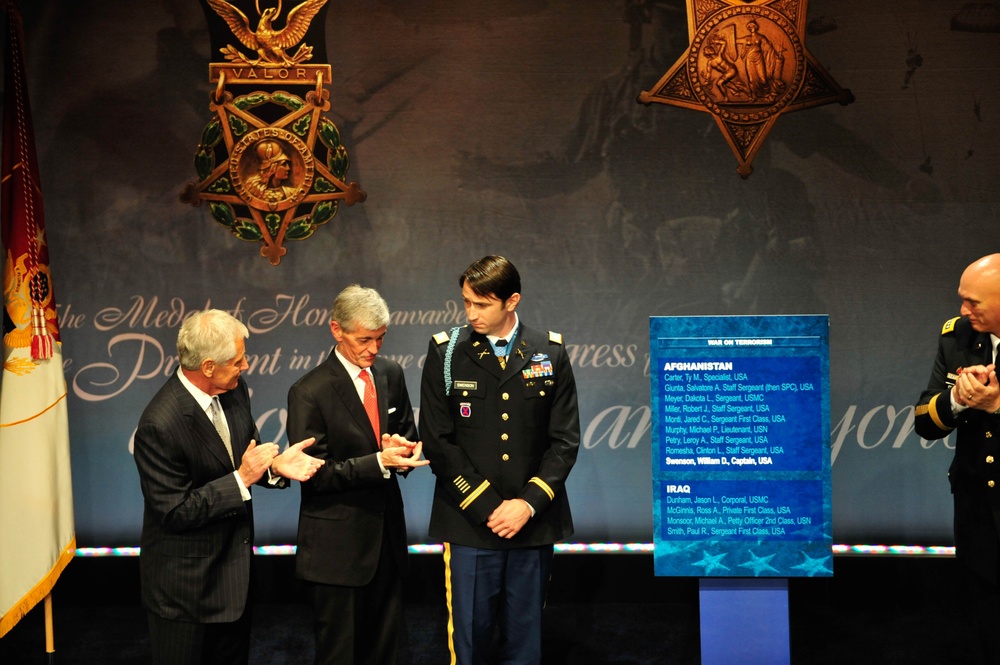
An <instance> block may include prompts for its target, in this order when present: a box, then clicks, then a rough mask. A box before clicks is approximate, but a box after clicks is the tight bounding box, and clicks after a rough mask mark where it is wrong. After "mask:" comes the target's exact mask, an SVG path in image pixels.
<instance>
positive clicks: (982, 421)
mask: <svg viewBox="0 0 1000 665" xmlns="http://www.w3.org/2000/svg"><path fill="white" fill-rule="evenodd" d="M992 361H993V346H992V341H991V340H990V336H989V334H987V333H979V332H976V331H975V330H974V329H973V328H972V326H971V324H969V320H968V319H967V318H965V317H962V318H956V319H952V320H950V321H948V322H946V323H945V325H944V327H943V328H942V330H941V336H940V337H939V338H938V352H937V357H936V358H935V360H934V369H933V370H932V372H931V378H930V381H929V382H928V385H927V390H925V391H924V392H923V393H921V395H920V400H919V401H918V402H917V405H916V409H915V410H914V417H913V428H914V430H916V432H917V434H919V435H920V436H922V437H923V438H925V439H928V440H934V439H940V438H943V437H945V436H947V435H948V434H950V433H951V432H952V431H953V430H955V429H957V430H958V436H957V440H956V441H955V459H954V460H953V461H952V464H951V468H950V469H949V470H948V479H949V481H951V491H952V494H953V495H954V500H955V548H956V550H955V555H956V558H957V559H958V560H959V561H960V562H962V563H964V564H965V565H966V566H968V567H969V568H971V569H972V570H974V571H975V572H976V573H978V574H979V575H980V576H981V577H983V578H984V579H986V580H988V581H989V582H991V583H993V584H996V583H997V581H998V578H1000V571H998V552H1000V416H994V415H990V414H988V413H985V412H983V411H979V410H976V409H966V410H964V411H962V412H961V413H959V414H958V415H957V416H955V415H953V414H952V412H951V398H950V393H951V389H952V387H954V385H955V380H956V378H957V377H956V371H957V370H958V368H959V367H969V366H972V365H989V364H990V363H991V362H992ZM991 482H992V486H991Z"/></svg>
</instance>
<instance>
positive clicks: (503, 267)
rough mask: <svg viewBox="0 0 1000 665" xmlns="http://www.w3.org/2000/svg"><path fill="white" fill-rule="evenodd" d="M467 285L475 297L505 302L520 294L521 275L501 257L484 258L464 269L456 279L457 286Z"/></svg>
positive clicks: (511, 264)
mask: <svg viewBox="0 0 1000 665" xmlns="http://www.w3.org/2000/svg"><path fill="white" fill-rule="evenodd" d="M466 284H468V285H469V288H470V289H472V292H473V293H475V294H476V295H477V296H482V297H483V298H489V297H490V296H493V297H495V298H498V299H499V300H500V302H506V301H507V299H508V298H510V297H511V296H512V295H514V294H515V293H520V292H521V275H519V274H518V272H517V268H515V267H514V264H513V263H511V262H510V261H508V260H507V259H505V258H504V257H502V256H484V257H483V258H481V259H479V260H478V261H476V262H475V263H473V264H472V265H471V266H469V267H468V268H466V269H465V272H463V273H462V275H461V277H459V278H458V285H459V286H463V287H464V286H465V285H466Z"/></svg>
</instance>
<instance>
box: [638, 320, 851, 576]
mask: <svg viewBox="0 0 1000 665" xmlns="http://www.w3.org/2000/svg"><path fill="white" fill-rule="evenodd" d="M649 340H650V345H649V347H650V363H651V372H650V380H651V401H650V404H651V411H652V417H653V436H652V441H653V446H652V450H653V460H652V462H653V465H652V469H653V528H654V536H653V540H654V544H655V548H656V552H655V572H656V574H657V575H661V576H679V577H812V576H829V575H832V574H833V568H832V554H831V547H832V544H833V541H832V530H831V507H830V505H831V486H830V387H829V386H830V351H829V319H828V317H827V316H819V315H816V316H730V317H651V318H650V326H649Z"/></svg>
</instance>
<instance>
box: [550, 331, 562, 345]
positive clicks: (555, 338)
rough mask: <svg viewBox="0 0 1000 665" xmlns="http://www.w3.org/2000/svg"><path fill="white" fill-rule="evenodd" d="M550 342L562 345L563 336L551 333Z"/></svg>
mask: <svg viewBox="0 0 1000 665" xmlns="http://www.w3.org/2000/svg"><path fill="white" fill-rule="evenodd" d="M549 341H550V342H552V343H553V344H562V335H560V334H559V333H557V332H552V331H551V330H550V331H549Z"/></svg>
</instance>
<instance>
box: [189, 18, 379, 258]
mask: <svg viewBox="0 0 1000 665" xmlns="http://www.w3.org/2000/svg"><path fill="white" fill-rule="evenodd" d="M206 2H207V5H208V7H209V8H210V9H211V11H208V10H206V14H207V15H208V18H209V27H210V29H211V33H212V41H213V51H215V52H219V53H221V54H222V55H223V56H224V59H225V62H212V63H210V64H209V80H210V81H211V82H212V83H214V84H215V86H216V87H215V91H214V92H213V93H212V96H211V100H210V103H209V109H210V110H211V111H212V113H213V114H214V117H213V118H212V120H210V121H209V123H208V124H207V125H205V128H204V129H203V130H202V135H201V143H200V144H199V145H198V148H197V150H196V152H195V160H194V162H195V170H196V172H197V177H198V180H197V182H195V183H192V184H190V185H188V187H187V188H186V189H185V190H184V192H183V193H182V194H181V199H182V200H184V201H186V202H188V203H191V204H192V205H195V206H198V205H201V203H202V202H203V201H204V202H206V203H207V204H208V206H209V210H210V212H211V215H212V218H213V219H214V220H215V221H216V222H218V223H219V224H221V225H222V226H224V227H226V228H227V229H228V230H229V231H230V232H231V233H232V234H233V235H235V236H236V237H237V238H239V239H241V240H247V241H251V242H259V243H260V245H261V247H260V253H261V255H262V256H264V257H265V258H267V260H268V261H269V262H270V263H271V264H272V265H278V263H279V262H280V261H281V257H283V256H284V255H285V254H286V253H287V250H286V248H285V247H284V243H285V241H287V240H304V239H306V238H308V237H309V236H311V235H312V234H313V233H314V232H315V231H316V229H317V227H319V226H321V225H323V224H326V223H327V222H329V221H330V220H331V219H333V217H334V216H335V215H336V214H337V210H338V207H339V205H340V203H341V202H343V203H345V204H346V205H348V206H351V205H354V204H355V203H359V202H362V201H364V200H365V198H366V194H365V192H364V191H363V190H361V189H360V188H359V187H358V184H357V183H356V182H347V181H346V180H345V177H346V174H347V170H348V167H349V166H350V159H349V157H348V154H347V149H346V148H345V147H344V145H343V143H342V142H341V135H340V131H339V130H338V129H337V126H336V125H335V124H334V123H333V122H332V121H331V120H330V119H328V118H326V117H324V116H323V112H324V111H329V110H330V101H329V100H330V92H329V90H327V89H326V87H325V86H326V85H329V84H330V83H331V79H332V70H331V67H330V65H329V64H309V61H311V60H312V59H313V58H314V57H315V56H316V55H317V53H316V52H315V51H316V50H317V49H318V50H319V52H320V53H325V47H324V44H325V40H324V37H323V32H324V31H323V17H324V14H325V12H324V11H323V10H324V5H325V3H326V0H305V2H301V3H300V4H298V5H296V6H294V7H292V9H291V10H290V11H289V12H288V14H287V16H285V18H284V27H283V28H280V29H279V28H276V27H274V25H273V24H274V23H275V22H276V21H277V20H278V19H279V17H280V15H281V11H282V7H281V0H277V6H276V7H266V8H265V9H264V10H263V11H261V9H260V0H255V2H251V1H250V0H234V2H233V3H230V2H227V1H226V0H206ZM237 5H239V6H237ZM241 7H242V9H241ZM251 9H255V10H256V14H257V15H258V16H259V19H258V20H257V21H256V27H252V26H251V21H250V19H249V18H248V14H250V15H252V14H253V13H254V12H252V11H251ZM234 37H235V38H236V40H237V42H238V43H237V44H233V43H232V41H233V38H234ZM307 39H308V40H309V42H310V43H306V40H307ZM222 44H224V45H222ZM323 59H325V55H324V56H323ZM291 91H295V92H291Z"/></svg>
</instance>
